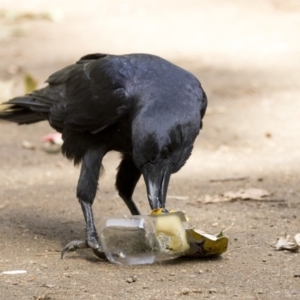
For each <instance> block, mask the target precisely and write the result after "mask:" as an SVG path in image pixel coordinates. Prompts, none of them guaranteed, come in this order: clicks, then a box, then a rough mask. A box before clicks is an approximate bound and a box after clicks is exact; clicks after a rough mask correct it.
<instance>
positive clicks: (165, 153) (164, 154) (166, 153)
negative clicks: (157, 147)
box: [160, 147, 170, 158]
mask: <svg viewBox="0 0 300 300" xmlns="http://www.w3.org/2000/svg"><path fill="white" fill-rule="evenodd" d="M160 155H161V157H162V158H168V157H169V155H170V149H169V148H168V147H163V148H162V150H161V152H160Z"/></svg>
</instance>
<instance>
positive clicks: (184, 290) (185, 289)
mask: <svg viewBox="0 0 300 300" xmlns="http://www.w3.org/2000/svg"><path fill="white" fill-rule="evenodd" d="M190 292H191V290H190V289H189V288H183V289H182V290H181V292H180V294H181V295H188V294H189V293H190Z"/></svg>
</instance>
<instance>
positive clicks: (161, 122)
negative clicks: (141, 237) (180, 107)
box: [132, 111, 200, 209]
mask: <svg viewBox="0 0 300 300" xmlns="http://www.w3.org/2000/svg"><path fill="white" fill-rule="evenodd" d="M152 115H153V114H152ZM199 128H200V112H199V111H198V112H197V111H192V112H190V113H189V114H187V115H184V114H182V115H181V114H176V115H170V114H167V115H163V114H162V115H160V116H159V114H156V115H155V117H149V115H144V116H139V118H138V120H136V121H135V122H134V124H133V130H132V133H133V134H132V142H133V160H134V163H135V165H136V166H137V168H139V169H140V170H141V172H142V174H143V176H144V180H145V183H146V187H147V194H148V201H149V204H150V206H151V209H156V208H164V207H165V201H166V194H167V189H168V184H169V180H170V176H171V174H172V173H175V172H177V171H178V170H180V168H181V167H182V166H183V165H184V164H185V162H186V161H187V159H188V158H189V156H190V155H191V152H192V149H193V144H194V141H195V138H196V136H197V135H198V133H199Z"/></svg>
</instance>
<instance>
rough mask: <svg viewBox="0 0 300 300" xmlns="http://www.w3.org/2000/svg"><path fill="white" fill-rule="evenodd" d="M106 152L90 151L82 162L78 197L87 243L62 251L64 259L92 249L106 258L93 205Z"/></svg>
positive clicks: (74, 242)
mask: <svg viewBox="0 0 300 300" xmlns="http://www.w3.org/2000/svg"><path fill="white" fill-rule="evenodd" d="M105 153H106V152H105V151H103V150H102V149H99V148H98V149H91V150H89V151H88V152H87V153H86V154H85V156H84V158H83V161H82V166H81V172H80V176H79V180H78V185H77V197H78V200H79V203H80V205H81V208H82V212H83V215H84V219H85V223H86V232H87V239H86V241H77V240H76V241H72V242H70V243H69V244H68V245H67V246H66V247H65V248H64V249H63V251H62V258H63V256H64V254H65V253H66V252H69V251H75V250H76V249H82V248H92V249H93V251H94V253H95V254H96V255H97V256H98V257H101V258H105V255H104V253H103V251H102V247H101V244H100V240H99V236H98V234H97V230H96V227H95V224H94V216H93V210H92V204H93V202H94V199H95V196H96V192H97V187H98V179H99V173H100V168H101V163H102V159H103V156H104V155H105Z"/></svg>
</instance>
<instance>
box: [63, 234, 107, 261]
mask: <svg viewBox="0 0 300 300" xmlns="http://www.w3.org/2000/svg"><path fill="white" fill-rule="evenodd" d="M87 248H91V249H92V250H93V252H94V254H95V255H96V256H97V257H98V258H100V259H105V260H107V258H106V255H105V253H104V252H103V251H102V247H100V244H99V243H98V241H97V239H93V238H92V239H90V240H89V241H82V240H75V241H72V242H70V243H68V244H67V245H66V246H65V247H64V248H63V250H62V252H61V258H62V259H63V258H64V257H65V255H66V253H67V252H73V251H76V250H77V249H87Z"/></svg>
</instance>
